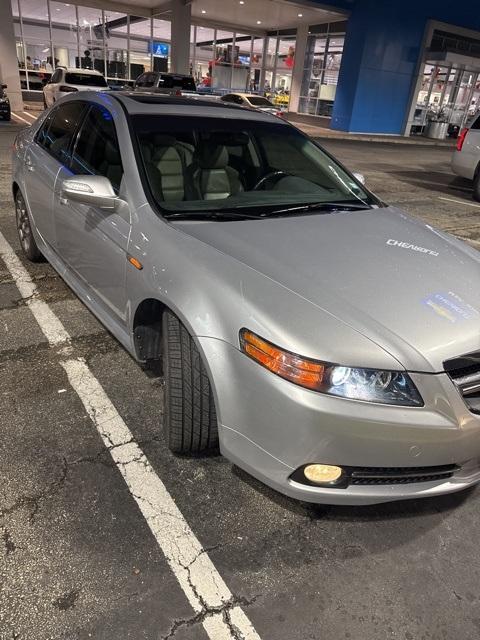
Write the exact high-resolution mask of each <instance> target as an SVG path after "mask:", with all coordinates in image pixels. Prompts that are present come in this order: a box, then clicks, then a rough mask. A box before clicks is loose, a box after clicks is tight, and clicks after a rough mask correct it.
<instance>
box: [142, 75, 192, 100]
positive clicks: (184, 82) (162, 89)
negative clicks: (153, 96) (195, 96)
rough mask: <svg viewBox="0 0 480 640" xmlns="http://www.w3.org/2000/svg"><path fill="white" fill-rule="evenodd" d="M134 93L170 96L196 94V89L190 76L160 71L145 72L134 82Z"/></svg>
mask: <svg viewBox="0 0 480 640" xmlns="http://www.w3.org/2000/svg"><path fill="white" fill-rule="evenodd" d="M134 89H135V91H149V92H150V91H151V92H153V93H163V94H172V95H184V94H188V93H196V92H197V87H196V84H195V80H194V79H193V77H192V76H186V75H182V74H180V73H163V72H161V71H147V72H146V73H142V75H141V76H138V78H137V79H136V80H135V85H134Z"/></svg>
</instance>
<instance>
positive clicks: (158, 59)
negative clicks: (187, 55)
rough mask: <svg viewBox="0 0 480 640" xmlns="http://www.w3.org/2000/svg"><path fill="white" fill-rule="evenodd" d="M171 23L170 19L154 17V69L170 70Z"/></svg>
mask: <svg viewBox="0 0 480 640" xmlns="http://www.w3.org/2000/svg"><path fill="white" fill-rule="evenodd" d="M171 33H172V29H171V23H170V22H169V21H168V20H159V19H157V18H154V19H153V43H152V55H153V70H154V71H168V69H169V60H170V39H171Z"/></svg>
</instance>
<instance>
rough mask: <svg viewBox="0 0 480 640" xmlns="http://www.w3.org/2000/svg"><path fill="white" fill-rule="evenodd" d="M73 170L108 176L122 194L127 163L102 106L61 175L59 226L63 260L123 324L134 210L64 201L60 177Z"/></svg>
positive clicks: (93, 107)
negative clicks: (128, 252) (131, 219)
mask: <svg viewBox="0 0 480 640" xmlns="http://www.w3.org/2000/svg"><path fill="white" fill-rule="evenodd" d="M72 173H73V174H75V175H82V174H83V175H101V176H105V177H106V178H108V179H109V180H110V182H111V183H112V186H113V188H114V190H115V192H116V193H117V194H118V195H120V197H122V194H123V188H124V181H123V167H122V160H121V155H120V148H119V144H118V139H117V134H116V130H115V124H114V122H113V119H112V115H111V114H110V112H109V111H108V110H107V109H106V108H105V107H103V106H101V105H97V104H92V105H91V106H90V109H89V111H88V113H87V115H86V117H85V119H84V121H83V124H82V127H81V129H80V131H79V132H78V136H77V139H76V142H75V143H74V148H73V152H72V159H71V163H70V168H69V169H67V168H64V169H62V170H61V171H60V172H59V174H58V176H57V182H56V185H55V197H54V200H55V201H54V215H55V226H56V232H57V243H58V252H59V254H60V256H61V258H62V260H63V261H64V262H65V264H66V265H67V266H68V267H69V268H70V270H71V271H72V272H73V275H74V276H75V277H76V278H78V279H79V281H80V284H81V285H83V286H84V287H86V288H87V289H88V290H90V293H91V294H92V295H93V296H94V298H95V302H96V303H97V304H99V305H101V307H103V310H104V312H106V313H107V314H108V315H109V317H110V318H111V319H112V320H114V321H116V322H117V323H118V324H120V325H123V326H124V324H125V319H126V293H125V277H126V265H127V246H128V239H129V235H130V210H129V208H128V205H127V204H126V203H123V205H124V206H121V207H120V208H119V209H118V210H117V211H105V210H102V209H99V208H97V207H93V206H90V205H84V204H79V203H76V202H73V201H70V200H66V199H65V198H63V197H62V195H61V190H62V182H63V180H64V179H65V178H67V177H71V175H72Z"/></svg>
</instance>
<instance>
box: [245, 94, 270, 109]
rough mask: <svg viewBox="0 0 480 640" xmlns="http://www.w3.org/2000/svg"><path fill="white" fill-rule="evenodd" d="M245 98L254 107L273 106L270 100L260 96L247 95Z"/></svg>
mask: <svg viewBox="0 0 480 640" xmlns="http://www.w3.org/2000/svg"><path fill="white" fill-rule="evenodd" d="M247 100H248V101H249V102H250V104H253V106H254V107H274V105H273V104H272V103H271V102H270V100H267V98H262V96H248V98H247Z"/></svg>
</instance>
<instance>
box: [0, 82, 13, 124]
mask: <svg viewBox="0 0 480 640" xmlns="http://www.w3.org/2000/svg"><path fill="white" fill-rule="evenodd" d="M6 88H7V85H6V84H2V85H0V116H1V117H2V118H3V119H4V120H10V118H11V117H12V115H11V111H10V100H9V99H8V96H7V94H6V93H5V89H6Z"/></svg>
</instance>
